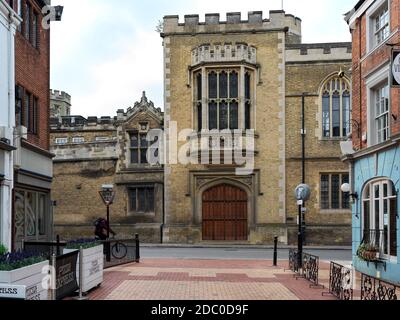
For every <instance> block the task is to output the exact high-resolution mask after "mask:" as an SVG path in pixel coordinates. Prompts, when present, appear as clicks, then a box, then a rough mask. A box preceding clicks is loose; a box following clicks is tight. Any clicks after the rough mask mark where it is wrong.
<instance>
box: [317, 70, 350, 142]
mask: <svg viewBox="0 0 400 320" xmlns="http://www.w3.org/2000/svg"><path fill="white" fill-rule="evenodd" d="M321 99H322V136H323V137H324V138H344V137H347V135H348V134H349V133H350V131H351V101H350V84H349V82H348V81H347V80H346V79H344V78H339V77H333V78H330V79H329V80H328V81H326V82H325V84H324V86H323V89H322V96H321Z"/></svg>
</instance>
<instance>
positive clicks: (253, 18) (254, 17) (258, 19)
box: [248, 11, 263, 24]
mask: <svg viewBox="0 0 400 320" xmlns="http://www.w3.org/2000/svg"><path fill="white" fill-rule="evenodd" d="M248 23H250V24H261V23H263V12H262V11H250V12H249V17H248Z"/></svg>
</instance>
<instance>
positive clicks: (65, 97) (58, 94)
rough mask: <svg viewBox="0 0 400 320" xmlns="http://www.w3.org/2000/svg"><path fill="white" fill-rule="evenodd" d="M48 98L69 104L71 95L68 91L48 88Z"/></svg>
mask: <svg viewBox="0 0 400 320" xmlns="http://www.w3.org/2000/svg"><path fill="white" fill-rule="evenodd" d="M50 100H59V101H63V102H66V103H68V104H69V105H71V96H70V95H69V94H68V93H66V92H64V91H60V90H52V89H50Z"/></svg>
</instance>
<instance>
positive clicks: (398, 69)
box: [392, 50, 400, 87]
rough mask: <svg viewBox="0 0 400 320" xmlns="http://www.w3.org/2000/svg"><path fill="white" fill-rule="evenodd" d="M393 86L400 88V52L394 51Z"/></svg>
mask: <svg viewBox="0 0 400 320" xmlns="http://www.w3.org/2000/svg"><path fill="white" fill-rule="evenodd" d="M392 86H393V87H400V51H398V50H394V51H393V57H392Z"/></svg>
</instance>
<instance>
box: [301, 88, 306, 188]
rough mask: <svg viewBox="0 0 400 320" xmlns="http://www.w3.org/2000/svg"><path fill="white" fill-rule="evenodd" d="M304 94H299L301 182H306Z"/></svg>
mask: <svg viewBox="0 0 400 320" xmlns="http://www.w3.org/2000/svg"><path fill="white" fill-rule="evenodd" d="M305 95H306V93H305V92H303V94H302V95H301V163H302V183H303V184H305V183H306V121H305V117H306V115H305Z"/></svg>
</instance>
